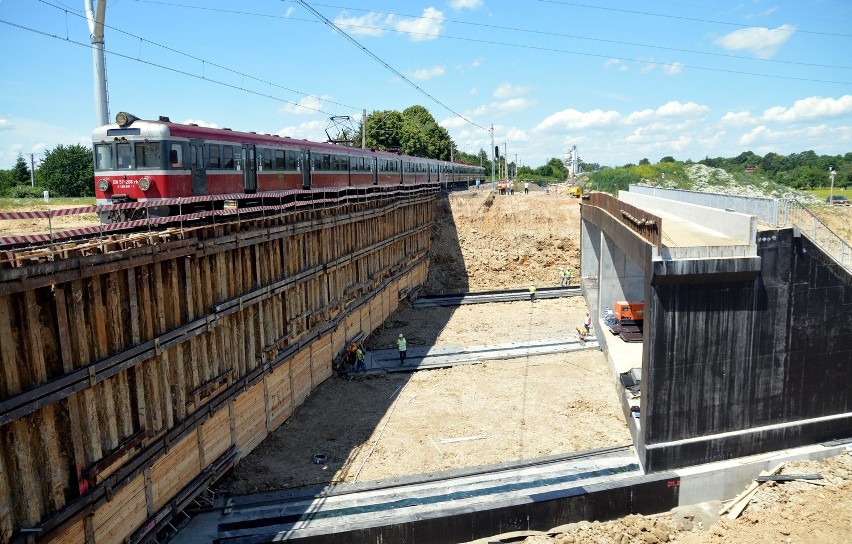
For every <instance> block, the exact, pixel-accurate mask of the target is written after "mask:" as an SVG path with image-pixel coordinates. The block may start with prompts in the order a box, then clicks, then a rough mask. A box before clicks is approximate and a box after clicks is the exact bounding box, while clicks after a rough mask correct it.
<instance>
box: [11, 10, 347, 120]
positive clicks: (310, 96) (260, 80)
mask: <svg viewBox="0 0 852 544" xmlns="http://www.w3.org/2000/svg"><path fill="white" fill-rule="evenodd" d="M38 1H39V2H41V3H42V4H44V5H46V6H49V7H52V8H54V9H58V10H62V11H64V12H65V13H66V14H68V13H70V14H71V15H75V16H77V17H79V18H81V19H84V20H85V18H86V16H85V14H83V13H80V12H79V11H77V10H73V9H69V8H67V7H65V6H64V5H62V4H61V2H60V5H59V6H57V5H55V4H53V3H51V2H48V1H47V0H38ZM3 22H5V23H7V24H12V26H18V27H19V28H24V29H27V30H33V31H35V32H37V33H39V34H43V35H47V36H50V37H53V38H58V39H62V40H63V41H68V42H71V43H75V44H78V45H82V44H81V43H80V42H77V41H75V40H71V39H70V37H68V36H67V31H66V38H61V37H59V36H56V35H53V34H50V33H46V32H41V31H38V30H36V29H30V28H27V27H24V26H23V25H17V24H15V23H10V22H9V21H3ZM103 26H104V28H108V29H110V30H113V31H115V32H119V33H121V34H124V35H126V36H130V37H131V38H134V39H138V40H139V42H140V50H141V44H142V43H148V44H151V45H153V46H156V47H159V48H161V49H164V50H166V51H169V52H170V53H175V54H177V55H180V56H183V57H186V58H189V59H192V60H195V61H198V62H201V63H202V64H203V66H206V65H210V66H212V67H214V68H218V69H220V70H223V71H226V72H229V73H231V74H234V75H237V76H241V77H244V78H247V79H250V80H252V81H256V82H258V83H262V84H265V85H269V86H271V87H276V88H279V89H282V90H285V91H288V92H292V93H295V94H298V95H301V96H304V97H306V98H313V99H316V100H319V101H321V102H325V103H328V104H334V105H336V106H341V107H344V108H349V109H351V110H360V109H361V108H359V107H356V106H351V105H348V104H344V103H342V102H335V101H334V100H330V99H328V98H323V97H321V96H317V95H314V94H311V93H306V92H303V91H299V90H297V89H292V88H289V87H285V86H283V85H280V84H278V83H274V82H272V81H267V80H265V79H261V78H259V77H255V76H252V75H250V74H246V73H243V72H240V71H238V70H234V69H233V68H229V67H227V66H223V65H221V64H217V63H215V62H212V61H211V60H209V59H206V58H201V57H198V56H196V55H191V54H189V53H186V52H184V51H180V50H178V49H175V48H173V47H169V46H167V45H164V44H161V43H158V42H155V41H152V40H149V39H147V38H143V37H142V36H138V35H136V34H133V33H132V32H128V31H126V30H123V29H120V28H117V27H114V26H110V25H107V24H104V25H103ZM108 52H109V53H111V54H113V55H118V56H122V57H125V58H129V59H133V57H131V56H129V55H123V54H120V53H116V52H115V51H108ZM135 60H139V61H141V62H144V63H147V64H151V65H153V66H157V67H162V65H159V64H157V63H151V62H146V61H142V60H141V55H137V58H136V59H135ZM175 71H177V72H179V73H183V74H185V72H183V71H181V70H175ZM201 79H204V80H208V81H211V80H210V79H209V78H207V77H205V76H204V75H202V76H201ZM229 86H230V85H229ZM233 87H234V88H240V87H237V86H233ZM254 94H259V95H260V96H265V97H268V98H274V97H272V96H270V95H263V94H261V93H254ZM276 99H277V100H281V101H282V102H285V103H287V104H291V105H293V106H296V107H299V108H304V109H307V110H311V111H316V112H317V113H322V114H325V115H333V114H331V113H329V112H326V111H323V110H321V109H318V108H313V107H311V106H306V105H303V104H299V103H298V102H292V101H289V100H284V99H278V98H276Z"/></svg>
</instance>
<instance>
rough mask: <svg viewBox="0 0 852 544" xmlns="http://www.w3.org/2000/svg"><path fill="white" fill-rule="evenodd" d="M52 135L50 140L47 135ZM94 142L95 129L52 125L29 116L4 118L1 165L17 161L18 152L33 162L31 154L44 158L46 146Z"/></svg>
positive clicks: (0, 120) (0, 134)
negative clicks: (87, 131) (83, 132)
mask: <svg viewBox="0 0 852 544" xmlns="http://www.w3.org/2000/svg"><path fill="white" fill-rule="evenodd" d="M46 137H48V138H49V139H48V140H45V138H46ZM77 144H79V145H83V146H86V147H90V146H91V145H92V133H91V132H89V133H87V134H80V133H79V132H77V130H76V128H71V127H67V126H61V125H52V124H48V123H45V122H43V121H41V120H37V119H29V118H25V117H5V118H0V168H2V169H8V168H12V167H13V166H14V165H15V162H16V161H17V160H18V154H19V153H20V154H22V155H24V157H25V158H26V159H27V161H28V162H29V154H30V153H33V154H35V155H36V158H40V157H41V156H42V154H43V153H44V151H45V150H47V149H53V148H54V147H56V146H57V145H65V146H69V145H77Z"/></svg>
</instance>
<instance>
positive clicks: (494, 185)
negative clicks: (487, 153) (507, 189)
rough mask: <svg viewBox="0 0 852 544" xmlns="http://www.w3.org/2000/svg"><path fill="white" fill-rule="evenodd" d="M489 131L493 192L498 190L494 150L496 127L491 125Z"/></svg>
mask: <svg viewBox="0 0 852 544" xmlns="http://www.w3.org/2000/svg"><path fill="white" fill-rule="evenodd" d="M489 130H490V131H491V190H492V191H493V190H494V189H496V188H497V182H496V181H494V160H495V159H494V150H495V149H496V148H495V147H494V125H491V128H490V129H489Z"/></svg>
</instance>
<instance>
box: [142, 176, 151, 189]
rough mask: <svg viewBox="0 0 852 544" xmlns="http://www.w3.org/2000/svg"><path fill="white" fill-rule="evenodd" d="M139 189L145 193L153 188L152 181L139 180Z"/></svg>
mask: <svg viewBox="0 0 852 544" xmlns="http://www.w3.org/2000/svg"><path fill="white" fill-rule="evenodd" d="M139 188H140V189H141V190H143V191H147V190H148V189H150V188H151V180H150V179H148V178H139Z"/></svg>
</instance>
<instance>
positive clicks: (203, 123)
mask: <svg viewBox="0 0 852 544" xmlns="http://www.w3.org/2000/svg"><path fill="white" fill-rule="evenodd" d="M181 124H183V125H198V126H200V127H207V128H219V125H218V124H216V123H208V122H207V121H204V120H202V119H187V120H186V121H184V122H183V123H181Z"/></svg>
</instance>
